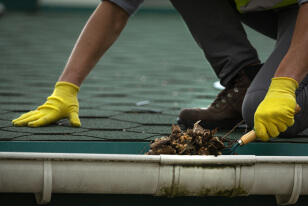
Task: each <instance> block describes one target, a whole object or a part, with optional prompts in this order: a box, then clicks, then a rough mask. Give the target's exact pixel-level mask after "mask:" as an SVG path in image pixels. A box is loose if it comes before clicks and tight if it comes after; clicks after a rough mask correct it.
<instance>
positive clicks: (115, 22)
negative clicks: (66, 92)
mask: <svg viewBox="0 0 308 206" xmlns="http://www.w3.org/2000/svg"><path fill="white" fill-rule="evenodd" d="M128 18H129V15H128V14H127V13H126V12H125V11H124V10H123V9H121V8H120V7H118V6H116V5H115V4H113V3H110V2H108V1H103V2H102V3H100V5H99V6H98V7H97V8H96V10H95V11H94V13H93V14H92V16H91V17H90V18H89V20H88V22H87V24H86V25H85V27H84V29H83V31H82V32H81V34H80V36H79V38H78V40H77V42H76V44H75V47H74V49H73V51H72V53H71V55H70V57H69V59H68V62H67V64H66V66H65V68H64V71H63V73H62V75H61V76H60V78H59V81H65V82H70V83H74V84H76V85H77V86H80V85H81V84H82V82H83V81H84V80H85V78H86V76H87V75H88V74H89V72H90V71H91V70H92V69H93V67H94V66H95V65H96V63H97V62H98V61H99V59H100V58H101V57H102V55H103V54H104V53H105V52H106V51H107V50H108V49H109V47H110V46H111V45H112V44H113V43H114V42H115V41H116V39H117V38H118V36H119V35H120V33H121V31H122V30H123V28H124V27H125V25H126V22H127V20H128Z"/></svg>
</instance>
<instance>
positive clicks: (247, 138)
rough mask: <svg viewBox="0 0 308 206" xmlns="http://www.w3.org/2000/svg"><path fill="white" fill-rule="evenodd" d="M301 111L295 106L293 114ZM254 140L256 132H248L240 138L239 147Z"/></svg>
mask: <svg viewBox="0 0 308 206" xmlns="http://www.w3.org/2000/svg"><path fill="white" fill-rule="evenodd" d="M300 111H301V108H300V106H299V105H298V104H297V105H296V107H295V114H297V113H299V112H300ZM256 139H258V137H257V135H256V132H255V130H251V131H250V132H248V133H246V134H245V135H244V136H242V137H241V138H240V141H241V143H240V145H241V146H242V145H246V144H248V143H250V142H253V141H255V140H256Z"/></svg>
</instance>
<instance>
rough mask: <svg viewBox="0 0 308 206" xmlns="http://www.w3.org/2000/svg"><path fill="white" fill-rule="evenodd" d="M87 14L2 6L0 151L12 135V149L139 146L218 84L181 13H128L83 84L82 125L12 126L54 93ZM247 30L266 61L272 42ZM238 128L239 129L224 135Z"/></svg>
mask: <svg viewBox="0 0 308 206" xmlns="http://www.w3.org/2000/svg"><path fill="white" fill-rule="evenodd" d="M88 17H89V14H88V13H85V12H83V13H80V14H78V13H73V14H72V13H52V12H40V13H6V15H4V16H3V17H2V18H0V28H1V29H0V48H1V49H0V150H1V151H6V149H7V148H8V147H7V145H11V147H14V144H15V143H16V145H17V143H24V144H19V146H18V147H17V146H16V147H15V148H12V151H16V150H17V151H18V150H23V149H22V148H23V147H26V146H27V147H28V146H29V144H30V145H31V142H33V145H35V144H36V145H40V143H42V141H44V143H45V145H46V143H48V142H50V143H51V142H53V143H55V142H56V143H61V142H62V143H63V142H65V147H67V144H70V143H72V144H73V143H76V142H88V143H97V142H100V143H106V142H116V143H119V142H121V143H123V142H124V143H125V142H127V143H130V144H132V142H133V143H141V146H140V148H141V147H142V148H144V145H145V146H146V145H148V144H149V142H150V141H151V140H153V139H155V138H157V137H161V136H164V135H169V134H170V131H171V125H172V124H176V119H177V116H178V113H179V111H180V109H181V108H185V107H200V106H201V107H204V106H207V105H208V104H210V103H211V102H212V100H213V99H214V98H215V96H216V95H217V93H218V92H219V90H218V89H215V88H214V87H213V83H214V82H215V81H217V80H218V79H217V77H216V76H215V74H214V72H213V71H212V70H211V68H210V65H209V63H208V62H207V61H206V60H205V58H204V56H203V53H202V51H201V50H200V49H199V47H198V46H197V44H196V43H195V42H194V40H193V38H192V37H191V35H190V33H189V31H188V29H187V28H186V26H185V24H184V22H183V20H182V19H181V17H180V16H179V15H177V14H176V13H174V12H172V13H165V14H158V13H146V12H141V13H140V14H138V13H137V14H136V15H135V16H133V17H132V18H131V19H130V21H129V22H128V25H127V27H126V28H125V30H124V32H123V33H122V35H121V36H120V38H119V40H118V41H117V42H116V43H115V45H114V46H113V47H112V48H111V49H110V50H109V51H108V52H107V53H106V55H105V56H104V57H103V58H102V59H101V61H100V62H99V63H98V64H97V66H96V67H95V69H94V70H93V71H92V73H91V74H90V75H89V76H88V78H87V79H86V81H85V82H84V84H83V85H82V86H81V89H80V92H79V94H78V99H79V103H80V117H81V122H82V126H81V128H71V127H69V126H68V121H66V120H64V121H60V122H58V123H57V124H54V125H50V126H46V127H41V128H27V127H14V126H12V124H11V120H12V119H14V118H17V117H18V116H20V115H21V114H23V113H25V112H27V111H29V110H34V109H36V107H38V106H40V105H41V104H43V103H44V102H45V101H46V98H47V97H48V96H49V95H50V94H51V93H52V91H53V87H54V84H55V83H56V81H57V79H58V77H59V76H60V74H61V72H62V70H63V67H64V66H65V63H66V61H67V59H68V57H69V54H70V52H71V49H72V48H73V46H74V43H75V41H76V39H77V38H78V35H79V33H80V31H81V29H82V28H83V25H84V24H85V23H86V21H87V18H88ZM247 32H248V36H249V38H250V39H251V41H252V43H253V45H254V46H255V47H256V49H257V50H258V52H259V55H260V58H261V60H262V61H264V60H265V59H266V58H267V56H268V55H269V53H270V52H271V50H272V48H273V47H274V44H275V42H274V41H273V40H271V39H268V38H266V37H264V36H262V35H260V34H258V33H255V32H254V31H252V30H250V29H247ZM139 103H146V104H144V105H141V106H138V105H139ZM227 132H228V131H219V133H218V135H219V136H224V135H225V134H226V133H227ZM244 133H245V129H237V130H236V131H235V132H233V133H232V134H231V135H229V136H228V138H229V139H236V138H238V137H240V136H241V135H243V134H244ZM29 142H30V143H29ZM34 143H35V144H34ZM271 143H277V144H278V143H296V144H304V143H308V138H306V136H305V135H303V136H298V137H294V138H290V139H281V138H276V139H273V140H271V141H270V142H269V143H268V144H271ZM256 144H257V143H256ZM12 145H13V146H12ZM20 145H21V146H20ZM128 145H129V144H128ZM65 147H64V148H65ZM17 148H19V149H17ZM102 148H103V147H102ZM48 151H49V150H48ZM75 152H76V151H75ZM80 152H89V151H84V150H80ZM108 152H110V153H112V151H111V150H110V151H109V150H108ZM136 153H140V151H136ZM250 153H253V152H250Z"/></svg>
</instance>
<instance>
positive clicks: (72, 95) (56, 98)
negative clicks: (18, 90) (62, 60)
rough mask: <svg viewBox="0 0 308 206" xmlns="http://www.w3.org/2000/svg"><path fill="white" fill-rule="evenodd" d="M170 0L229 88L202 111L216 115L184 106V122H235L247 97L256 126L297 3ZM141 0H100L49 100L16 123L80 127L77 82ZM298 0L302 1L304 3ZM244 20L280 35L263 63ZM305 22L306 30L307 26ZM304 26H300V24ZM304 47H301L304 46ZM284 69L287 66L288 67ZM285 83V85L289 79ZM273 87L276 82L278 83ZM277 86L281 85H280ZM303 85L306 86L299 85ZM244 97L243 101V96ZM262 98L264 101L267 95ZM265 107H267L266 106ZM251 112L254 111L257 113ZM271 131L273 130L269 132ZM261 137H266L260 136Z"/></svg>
mask: <svg viewBox="0 0 308 206" xmlns="http://www.w3.org/2000/svg"><path fill="white" fill-rule="evenodd" d="M171 2H172V4H173V5H174V6H175V8H176V9H177V10H178V11H179V13H180V14H181V15H182V17H183V18H184V20H185V22H186V23H187V25H188V27H189V29H190V31H191V33H192V35H193V37H194V38H195V40H196V41H197V43H198V44H199V45H200V47H201V48H202V50H203V51H204V53H205V56H206V58H207V59H208V61H209V62H210V63H211V65H212V67H213V69H214V71H215V72H216V74H217V76H218V77H219V78H220V81H221V84H222V85H225V86H226V89H225V90H224V91H222V92H221V93H220V94H219V95H218V96H217V98H216V99H215V101H214V102H213V103H212V104H211V106H210V107H208V109H205V110H204V111H208V110H209V108H213V109H214V108H215V110H213V111H214V112H213V113H215V114H214V116H212V117H211V116H209V115H208V113H204V112H203V110H200V109H184V110H182V111H181V113H180V115H179V117H180V120H181V121H182V122H184V124H189V122H190V121H195V120H196V119H194V118H195V116H197V117H198V118H197V120H199V119H201V120H202V122H206V124H208V123H209V122H214V123H215V122H216V123H226V122H229V121H234V119H235V120H236V121H237V120H239V119H241V118H242V117H241V116H242V114H241V105H242V102H243V101H244V104H243V111H244V112H243V115H244V119H245V121H246V122H247V124H249V125H252V126H253V125H254V120H253V116H254V115H253V114H254V110H255V107H257V106H258V105H259V103H260V102H261V101H262V100H261V99H262V98H263V97H264V96H265V93H266V91H267V88H268V85H269V84H270V77H272V76H274V73H275V69H276V68H277V67H278V65H279V63H280V62H281V60H282V59H283V56H284V54H285V53H286V52H287V50H288V48H289V45H290V41H291V38H292V33H293V30H294V25H295V20H296V16H297V13H298V6H294V5H293V6H290V7H288V8H280V9H278V10H269V11H262V12H253V13H247V14H239V13H237V12H236V11H235V10H234V4H233V2H231V1H229V0H225V1H204V0H199V1H185V0H172V1H171ZM141 3H142V0H131V1H124V0H110V1H102V2H101V3H100V4H99V5H98V7H97V8H96V10H95V11H94V13H93V14H92V15H91V17H90V18H89V20H88V22H87V24H86V25H85V27H84V29H83V31H82V32H81V35H80V37H79V39H78V41H77V42H76V44H75V47H74V49H73V51H72V53H71V56H70V58H69V60H68V62H67V64H66V66H65V68H64V71H63V73H62V75H61V76H60V78H59V81H58V82H57V83H56V85H55V90H54V92H53V94H52V95H51V96H50V97H48V99H47V101H46V102H45V104H43V105H42V106H40V107H38V108H37V109H36V110H34V111H30V112H28V113H26V114H23V115H21V116H20V117H19V118H17V119H15V120H13V121H12V122H13V124H14V125H15V126H30V127H39V126H44V125H47V124H50V123H53V122H56V121H58V120H59V119H62V118H68V119H69V121H70V123H71V126H75V127H79V126H80V125H81V123H80V120H79V117H78V112H79V105H78V99H77V93H78V91H79V87H80V85H81V84H82V82H83V81H84V80H85V78H86V76H87V75H88V73H89V72H90V71H91V70H92V68H93V67H94V65H95V64H96V63H97V61H98V60H99V59H100V58H101V56H102V55H103V54H104V53H105V52H106V51H107V50H108V49H109V47H110V46H111V45H112V44H113V43H114V42H115V41H116V39H117V37H118V36H119V35H120V33H121V31H122V30H123V28H124V27H125V25H126V22H127V20H128V18H129V16H130V15H131V14H133V13H134V12H135V11H136V10H137V9H138V7H139V6H140V5H141ZM300 3H301V4H302V3H303V2H300ZM244 6H245V5H244ZM302 7H303V8H304V9H305V7H306V6H305V4H303V5H302V6H301V9H300V10H303V9H302ZM213 11H215V12H213ZM302 13H303V12H302ZM302 16H303V15H302ZM302 16H300V17H301V18H299V20H298V21H299V22H304V23H301V24H300V25H302V24H304V26H305V23H306V21H305V19H303V17H302ZM226 17H227V18H226ZM268 17H271V18H268ZM274 17H276V18H274ZM256 18H257V19H259V20H260V21H259V22H256V23H255V24H251V25H250V24H249V22H253V21H255V19H256ZM213 20H215V21H213ZM241 21H243V22H244V23H247V24H248V25H250V26H252V27H253V28H254V29H256V30H258V31H261V32H262V33H264V34H266V35H268V36H270V37H272V38H277V44H276V47H275V49H274V51H273V53H272V55H271V56H270V57H269V59H268V60H267V61H266V62H265V64H264V65H262V64H260V61H259V59H258V57H257V52H256V51H255V49H254V48H253V47H252V46H251V44H250V43H249V41H248V40H247V37H246V34H245V32H244V30H243V27H242V25H241ZM273 25H275V27H273V28H275V29H273V28H271V26H273ZM304 26H303V28H302V29H304V28H305V27H304ZM300 31H302V30H301V29H300ZM233 32H235V33H233ZM297 33H298V32H297ZM299 36H301V35H296V36H294V39H295V38H302V37H299ZM304 40H305V39H304ZM304 40H303V41H304ZM297 41H301V39H300V40H294V42H297ZM304 43H305V41H304ZM297 44H298V43H297ZM297 44H295V45H297ZM307 44H308V42H307ZM297 47H298V45H297V46H295V47H294V50H296V48H297ZM290 48H291V47H290ZM301 49H302V50H303V48H301ZM302 50H300V51H302ZM295 54H296V55H297V54H299V55H301V56H304V52H302V53H300V52H296V53H294V54H293V55H295ZM290 56H292V55H290ZM298 58H299V57H298ZM302 59H304V57H302ZM283 62H285V65H284V68H289V67H290V65H292V61H287V60H286V61H283ZM293 63H294V62H293ZM304 63H306V62H303V64H304ZM292 67H293V66H292ZM273 68H274V69H273ZM305 68H307V67H305ZM259 70H260V71H259ZM280 70H281V71H284V70H285V69H280ZM278 71H279V70H277V72H278ZM298 71H299V72H300V73H301V78H298V79H296V81H298V82H301V84H300V87H299V89H298V90H297V91H298V92H297V97H300V98H302V99H303V101H304V99H305V92H301V91H302V90H304V91H306V90H305V89H306V87H305V81H304V80H302V79H303V78H304V76H305V75H306V73H307V71H304V70H303V68H302V67H301V68H298ZM256 73H258V75H257V76H256V77H255V75H256ZM263 73H264V74H263ZM262 74H263V75H262ZM292 74H293V72H292ZM265 77H266V78H265ZM283 77H290V78H292V76H290V75H289V74H288V75H283ZM263 78H264V79H263ZM294 78H295V77H294ZM258 79H259V80H258ZM260 80H262V81H263V80H264V82H263V83H261V84H257V83H258V82H260ZM283 80H285V82H288V83H286V84H288V85H289V84H290V85H291V86H292V82H294V81H293V80H290V79H283ZM251 82H252V83H251ZM279 82H281V81H279ZM282 84H283V85H284V84H285V83H282ZM291 86H290V87H291ZM248 87H249V90H248V92H247V95H245V93H246V90H247V88H248ZM274 87H277V86H275V85H274ZM278 87H279V88H280V86H278ZM287 87H288V86H287ZM295 87H296V84H295V82H294V84H293V87H292V89H294V88H295ZM271 88H272V85H271ZM288 88H289V87H288ZM300 88H302V89H301V90H300ZM273 90H275V89H273ZM285 90H287V89H285ZM260 91H262V92H261V93H262V94H258V95H257V98H256V99H257V100H256V101H255V102H254V104H252V105H249V103H248V102H251V100H250V99H253V98H254V96H255V95H256V93H259V92H260ZM270 91H272V89H270V90H269V92H268V94H269V93H272V92H270ZM284 92H285V91H284V90H283V91H279V92H278V95H279V94H280V93H284ZM274 93H275V92H274ZM302 93H303V94H302ZM262 95H263V97H262ZM269 96H271V95H269ZM274 96H275V95H274ZM291 96H292V94H291ZM244 97H245V100H243V99H244ZM226 98H230V100H228V99H227V100H226ZM293 98H294V97H293ZM267 99H269V101H268V102H274V101H273V99H274V98H267ZM290 99H292V98H290ZM231 100H232V101H231ZM294 101H295V100H294ZM294 101H293V102H294ZM246 102H247V103H246ZM263 102H265V100H264V101H263ZM263 102H262V103H261V104H260V107H261V106H262V105H264V104H263ZM290 102H291V101H290ZM298 102H299V104H301V103H302V101H300V100H298ZM224 104H228V105H229V106H228V107H225V106H223V105H224ZM245 105H249V106H251V108H248V106H245ZM267 105H269V103H265V106H266V107H277V105H275V106H267ZM288 105H289V107H292V106H293V103H292V105H291V103H290V104H288ZM290 105H291V106H290ZM303 106H304V105H302V110H303V112H301V114H298V115H297V118H298V117H301V119H303V118H304V115H302V114H303V113H305V111H306V109H305V107H303ZM219 108H221V109H219ZM229 108H232V110H233V111H231V112H230V114H229V113H228V115H227V116H224V115H221V114H224V113H227V112H228V110H230V109H229ZM277 108H279V107H277ZM216 109H217V110H216ZM261 110H262V111H263V109H262V107H261ZM289 110H290V111H289V113H292V112H293V116H294V109H293V111H292V109H289ZM247 111H253V113H251V112H247ZM278 112H279V113H281V114H280V115H281V116H282V118H280V117H279V118H275V116H274V115H272V114H271V112H268V113H267V112H265V113H267V115H269V116H270V117H271V119H273V120H274V121H276V120H277V119H279V120H280V119H283V118H284V112H285V111H284V110H283V109H281V110H279V111H278ZM257 113H259V112H258V111H257V112H256V114H257ZM215 115H216V116H221V117H219V118H220V119H215ZM251 116H252V117H251ZM291 116H292V115H291ZM306 116H307V115H306ZM199 117H200V118H199ZM264 119H266V120H267V119H269V118H268V117H267V116H266V115H264V114H262V115H258V116H257V115H256V121H255V127H256V132H258V131H261V130H262V129H259V127H258V126H257V123H258V122H262V121H263V120H264ZM299 121H300V119H299V120H296V123H297V122H299ZM306 122H307V121H306ZM226 124H227V123H226ZM297 124H299V123H297ZM230 125H231V124H230ZM287 126H290V125H287ZM293 127H294V126H293ZM304 127H306V128H307V126H302V125H299V126H296V128H297V130H296V131H300V130H301V129H303V128H304ZM298 128H300V129H298ZM279 129H280V128H279ZM283 129H284V128H283ZM263 130H266V132H263V133H270V132H269V130H268V128H265V129H263ZM280 131H281V130H280ZM288 131H289V130H288ZM258 134H260V135H261V134H262V133H260V132H259V133H258ZM275 135H276V134H275ZM271 136H274V135H272V134H271ZM260 138H263V139H265V138H264V137H263V136H262V135H261V136H260Z"/></svg>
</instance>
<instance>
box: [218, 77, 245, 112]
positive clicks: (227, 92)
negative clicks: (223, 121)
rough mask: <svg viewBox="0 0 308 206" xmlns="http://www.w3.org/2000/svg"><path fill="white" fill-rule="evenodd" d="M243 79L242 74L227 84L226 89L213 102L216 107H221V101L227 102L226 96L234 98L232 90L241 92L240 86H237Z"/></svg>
mask: <svg viewBox="0 0 308 206" xmlns="http://www.w3.org/2000/svg"><path fill="white" fill-rule="evenodd" d="M241 80H242V78H241V76H240V75H239V76H237V77H235V78H233V79H232V80H231V82H230V83H229V84H228V85H227V86H226V88H225V89H224V90H222V91H221V92H220V93H219V94H218V95H217V97H216V99H215V100H214V102H213V103H212V105H213V106H214V107H217V108H219V107H220V104H219V103H223V104H224V103H226V97H227V98H232V94H231V91H232V90H233V91H234V92H236V93H237V92H239V89H238V87H237V86H236V85H237V83H238V82H240V81H241Z"/></svg>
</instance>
